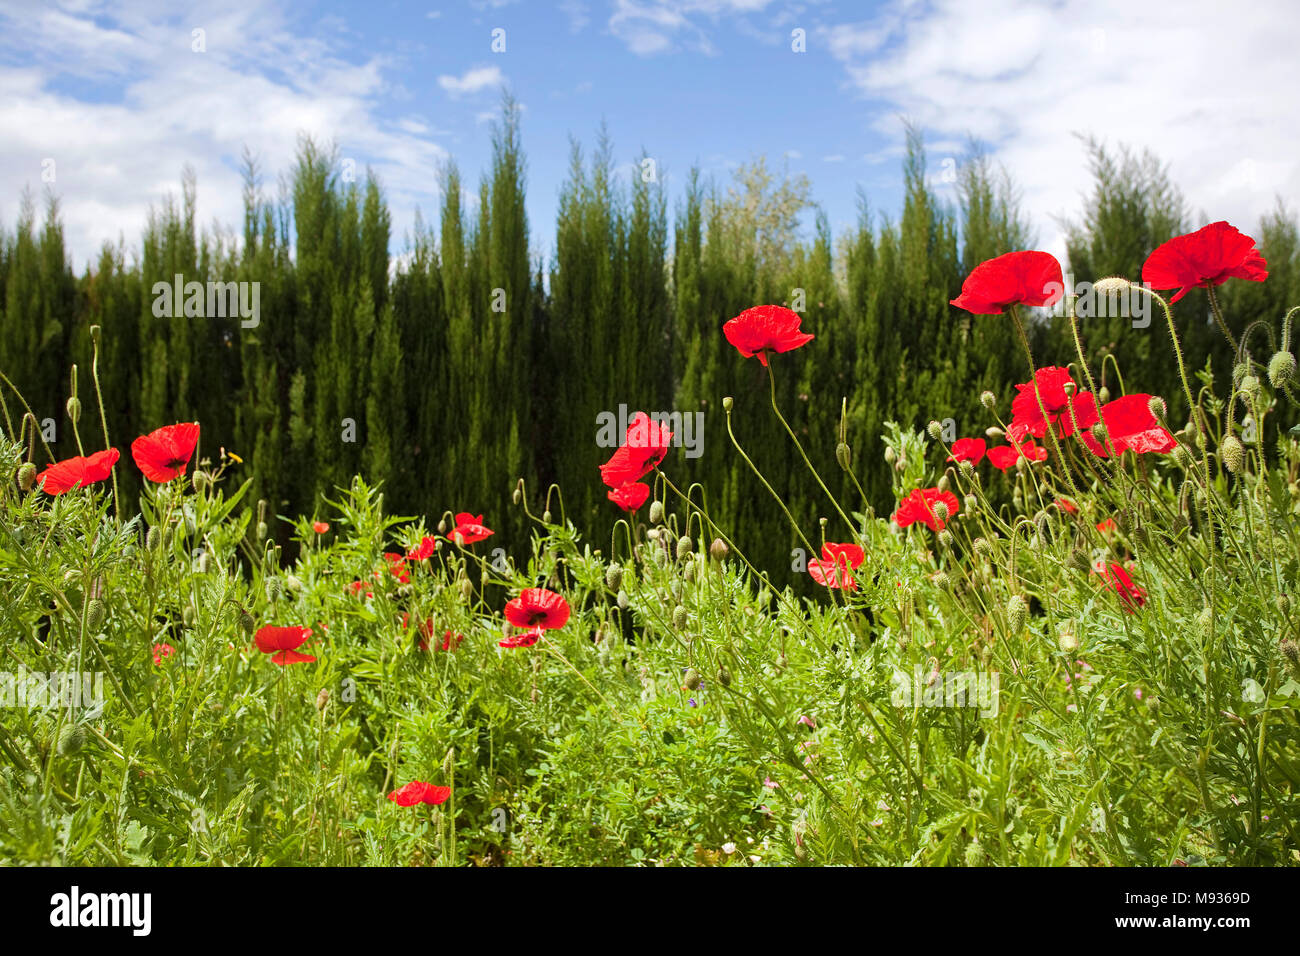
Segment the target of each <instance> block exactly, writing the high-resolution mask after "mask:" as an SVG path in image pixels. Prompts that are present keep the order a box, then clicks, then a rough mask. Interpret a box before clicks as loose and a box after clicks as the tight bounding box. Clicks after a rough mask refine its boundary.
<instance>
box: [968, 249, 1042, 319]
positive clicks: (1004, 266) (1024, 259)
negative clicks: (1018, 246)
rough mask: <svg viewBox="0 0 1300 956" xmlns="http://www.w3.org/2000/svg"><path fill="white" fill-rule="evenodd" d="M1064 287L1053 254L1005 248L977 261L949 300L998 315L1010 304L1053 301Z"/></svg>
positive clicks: (972, 310)
mask: <svg viewBox="0 0 1300 956" xmlns="http://www.w3.org/2000/svg"><path fill="white" fill-rule="evenodd" d="M1064 291H1065V281H1064V278H1063V277H1062V275H1061V264H1060V263H1059V262H1057V261H1056V257H1055V256H1053V255H1051V254H1049V253H1046V252H1008V253H1007V254H1006V255H1004V256H998V257H997V258H996V259H989V260H988V261H986V262H981V263H980V264H979V265H977V266H976V267H975V268H974V269H973V270H972V271H971V274H970V275H968V276H967V277H966V281H965V282H963V283H962V284H961V295H959V296H957V298H955V299H953V300H952V302H951V304H952V305H955V306H957V308H959V309H965V310H966V311H967V312H972V313H974V314H975V315H1001V314H1002V313H1003V312H1005V311H1006V310H1007V307H1008V306H1011V305H1052V304H1053V303H1055V302H1056V301H1057V300H1058V299H1060V298H1061V295H1062V294H1063V293H1064Z"/></svg>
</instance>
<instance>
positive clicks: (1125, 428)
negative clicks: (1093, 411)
mask: <svg viewBox="0 0 1300 956" xmlns="http://www.w3.org/2000/svg"><path fill="white" fill-rule="evenodd" d="M1101 420H1102V424H1104V425H1105V426H1106V436H1107V446H1106V447H1103V446H1102V443H1101V442H1099V441H1097V439H1095V438H1093V437H1092V432H1090V431H1085V432H1080V433H1079V438H1080V439H1082V441H1083V443H1084V444H1085V445H1087V446H1088V447H1089V448H1091V449H1092V450H1093V451H1094V452H1095V453H1096V454H1097V455H1098V456H1099V457H1101V458H1109V457H1110V454H1111V452H1112V451H1113V452H1114V453H1115V454H1120V453H1122V452H1124V451H1126V450H1128V449H1132V450H1133V451H1134V452H1136V453H1137V454H1139V455H1142V454H1146V453H1147V452H1156V453H1157V454H1164V453H1165V452H1168V451H1173V450H1174V448H1175V446H1177V444H1178V442H1176V441H1175V440H1174V436H1173V435H1171V434H1170V433H1169V430H1168V429H1166V428H1165V427H1164V426H1163V425H1161V424H1160V422H1159V421H1158V420H1157V419H1156V416H1155V415H1154V414H1153V413H1152V411H1151V396H1150V395H1147V394H1145V393H1143V392H1134V393H1133V394H1132V395H1124V396H1122V397H1120V398H1117V399H1115V400H1114V401H1113V402H1107V403H1106V404H1105V405H1103V406H1102V407H1101Z"/></svg>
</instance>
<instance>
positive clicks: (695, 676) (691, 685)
mask: <svg viewBox="0 0 1300 956" xmlns="http://www.w3.org/2000/svg"><path fill="white" fill-rule="evenodd" d="M682 683H683V684H685V685H686V686H687V688H688V689H689V690H698V689H699V686H700V672H699V671H697V670H696V669H695V668H694V667H688V668H686V677H685V679H684V680H683V681H682Z"/></svg>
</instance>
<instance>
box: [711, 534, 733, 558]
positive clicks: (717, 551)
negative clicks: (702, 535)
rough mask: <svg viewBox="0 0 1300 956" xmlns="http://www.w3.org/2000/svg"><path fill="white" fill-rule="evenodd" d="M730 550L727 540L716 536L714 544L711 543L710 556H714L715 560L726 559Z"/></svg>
mask: <svg viewBox="0 0 1300 956" xmlns="http://www.w3.org/2000/svg"><path fill="white" fill-rule="evenodd" d="M730 551H731V549H730V548H728V547H727V542H725V541H723V540H722V539H721V538H714V539H713V544H711V545H709V557H711V558H713V560H714V561H725V560H726V558H727V554H728V553H729V552H730Z"/></svg>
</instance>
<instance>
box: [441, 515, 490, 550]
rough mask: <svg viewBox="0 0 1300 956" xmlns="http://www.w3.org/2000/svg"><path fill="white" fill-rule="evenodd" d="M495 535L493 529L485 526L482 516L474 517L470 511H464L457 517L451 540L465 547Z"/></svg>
mask: <svg viewBox="0 0 1300 956" xmlns="http://www.w3.org/2000/svg"><path fill="white" fill-rule="evenodd" d="M495 533H496V532H494V531H493V530H492V529H491V528H487V527H485V526H484V525H483V516H482V515H472V514H470V513H469V512H468V511H462V512H461V513H460V514H458V515H456V527H455V528H453V529H452V531H451V539H452V540H453V541H455V542H456V543H457V544H459V545H461V546H464V545H467V544H473V543H474V542H475V541H482V540H483V539H484V538H490V537H491V536H492V535H493V534H495Z"/></svg>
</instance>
